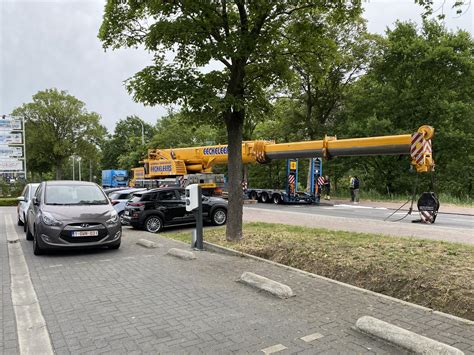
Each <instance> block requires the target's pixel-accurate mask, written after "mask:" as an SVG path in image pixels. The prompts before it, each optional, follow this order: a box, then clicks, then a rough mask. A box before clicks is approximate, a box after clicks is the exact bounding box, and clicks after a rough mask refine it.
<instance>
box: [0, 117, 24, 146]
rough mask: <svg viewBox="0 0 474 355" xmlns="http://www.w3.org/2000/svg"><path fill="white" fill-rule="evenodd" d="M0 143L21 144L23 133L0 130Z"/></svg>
mask: <svg viewBox="0 0 474 355" xmlns="http://www.w3.org/2000/svg"><path fill="white" fill-rule="evenodd" d="M0 122H1V121H0ZM0 144H23V134H22V133H18V132H17V133H13V132H2V131H0Z"/></svg>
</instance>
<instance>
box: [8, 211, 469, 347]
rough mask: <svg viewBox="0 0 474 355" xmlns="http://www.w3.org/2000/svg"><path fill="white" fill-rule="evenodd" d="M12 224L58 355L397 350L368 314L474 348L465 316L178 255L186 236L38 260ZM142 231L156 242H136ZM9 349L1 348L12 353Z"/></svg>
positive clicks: (238, 262) (228, 259)
mask: <svg viewBox="0 0 474 355" xmlns="http://www.w3.org/2000/svg"><path fill="white" fill-rule="evenodd" d="M2 213H3V214H5V213H14V209H7V208H1V209H0V219H2V218H3V216H2ZM15 218H16V217H13V220H16V219H15ZM17 231H18V233H19V235H20V236H21V237H22V240H21V245H22V248H23V251H24V254H25V258H26V261H27V263H28V266H29V269H30V273H31V279H32V281H33V285H34V287H35V291H36V293H37V297H38V300H39V302H40V305H41V309H42V312H43V316H44V318H45V320H46V323H47V326H48V330H49V332H50V336H51V340H52V344H53V347H54V350H55V352H56V353H57V354H85V353H91V354H92V353H93V354H103V353H107V354H140V353H155V354H156V353H164V354H170V353H171V354H177V353H179V354H182V353H190V354H227V353H238V354H240V353H262V351H261V350H262V349H266V348H270V347H273V346H276V345H278V344H281V345H283V347H286V349H284V350H282V351H281V352H279V353H278V354H295V353H298V354H318V353H324V354H333V353H334V354H336V353H342V354H348V353H351V354H354V353H356V354H371V353H372V354H373V353H377V354H400V353H403V352H402V351H401V350H400V349H397V348H394V347H392V346H390V345H387V344H384V343H382V342H380V341H378V340H375V339H372V338H370V337H368V336H365V335H363V334H360V333H359V332H357V331H355V330H354V329H353V326H354V324H355V322H356V320H357V318H359V317H360V316H363V315H370V316H373V317H376V318H379V319H382V320H385V321H388V322H391V323H393V324H395V325H398V326H401V327H404V328H405V329H409V330H412V331H415V332H416V333H418V334H421V335H424V336H427V337H430V338H433V339H435V340H438V341H441V342H445V343H447V344H449V345H452V346H455V347H457V348H459V349H461V350H463V351H464V352H465V353H466V354H470V353H473V354H474V329H473V327H472V326H470V325H467V324H464V323H462V322H459V321H457V320H454V319H449V318H446V317H443V316H441V315H438V314H433V313H430V312H426V311H424V310H422V309H419V308H416V307H412V306H408V305H403V304H400V303H397V302H393V301H390V300H388V299H385V298H382V297H378V296H374V295H367V294H364V293H362V292H360V291H357V290H354V289H350V288H346V287H344V286H341V285H337V284H334V283H331V282H328V281H325V280H322V279H318V278H312V277H309V276H306V275H302V274H300V273H297V272H294V271H290V270H286V269H283V268H280V267H277V266H274V265H270V264H268V263H264V262H259V261H255V260H251V259H248V258H241V257H235V256H228V255H223V254H215V253H210V252H196V254H197V259H196V260H188V261H186V260H181V259H177V258H174V257H172V256H168V255H166V252H167V251H168V249H170V248H172V247H177V248H187V246H186V245H184V244H182V243H179V242H176V241H173V240H169V239H166V238H164V237H162V236H160V235H154V234H150V233H146V232H143V231H136V230H133V229H131V228H128V227H125V228H124V238H123V245H122V247H121V248H120V249H119V250H117V251H112V250H95V251H77V252H58V253H54V254H50V255H45V256H40V257H38V256H34V255H33V252H32V245H31V242H28V241H26V240H25V239H24V238H23V237H24V234H23V232H22V229H21V228H20V227H17ZM5 233H6V232H5V227H4V226H2V227H0V251H1V253H2V254H1V255H2V266H3V267H2V297H3V298H2V301H3V303H2V304H3V305H4V308H3V311H2V312H3V313H2V319H1V320H2V322H3V335H2V336H4V337H5V334H12V333H14V330H15V328H14V326H15V325H14V319H12V318H11V312H12V310H11V305H10V308H8V306H7V307H6V309H7V311H5V304H7V305H8V299H9V288H8V287H9V275H8V271H5V270H6V269H5V266H8V262H7V263H6V264H5V262H4V259H5V256H6V252H5V250H4V249H5V248H6V246H5V239H6V238H5ZM141 238H145V239H149V240H152V241H155V242H158V244H159V245H160V247H159V248H156V249H147V248H144V247H142V246H139V245H136V242H137V241H138V240H139V239H141ZM244 271H251V272H254V273H257V274H260V275H263V276H266V277H269V278H272V279H274V280H276V281H279V282H282V283H285V284H287V285H289V286H290V287H292V289H293V291H294V292H295V294H296V296H295V297H292V298H290V299H286V300H282V299H278V298H275V297H273V296H270V295H268V294H266V293H264V292H259V291H257V290H255V289H252V288H249V287H247V286H245V285H243V284H240V283H238V282H236V280H237V279H238V278H239V276H240V275H241V274H242V273H243V272H244ZM5 302H6V303H5ZM10 302H11V301H10ZM8 312H10V313H8ZM6 314H10V316H9V317H10V318H8V317H7V316H5V315H6ZM315 333H318V334H320V335H321V336H320V335H314V334H315ZM311 335H312V336H311ZM303 337H306V338H305V339H306V340H308V339H314V340H312V341H309V342H306V341H304V340H302V339H301V338H303ZM15 341H16V340H15V339H13V340H11V341H10V343H9V345H12V343H13V342H15ZM4 344H7V343H6V342H4ZM4 347H5V349H3V348H0V349H2V350H3V351H4V352H5V353H8V354H9V353H16V352H17V351H18V350H17V347H16V348H15V347H9V348H7V347H6V345H4ZM275 348H278V347H275ZM280 348H282V347H280Z"/></svg>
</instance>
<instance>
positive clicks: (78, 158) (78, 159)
mask: <svg viewBox="0 0 474 355" xmlns="http://www.w3.org/2000/svg"><path fill="white" fill-rule="evenodd" d="M77 161H78V162H79V181H82V179H81V157H77Z"/></svg>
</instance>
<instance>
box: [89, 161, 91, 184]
mask: <svg viewBox="0 0 474 355" xmlns="http://www.w3.org/2000/svg"><path fill="white" fill-rule="evenodd" d="M89 181H92V160H90V159H89Z"/></svg>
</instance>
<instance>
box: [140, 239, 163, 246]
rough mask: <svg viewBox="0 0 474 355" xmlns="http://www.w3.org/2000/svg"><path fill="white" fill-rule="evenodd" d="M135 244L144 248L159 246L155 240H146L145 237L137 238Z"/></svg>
mask: <svg viewBox="0 0 474 355" xmlns="http://www.w3.org/2000/svg"><path fill="white" fill-rule="evenodd" d="M137 244H138V245H141V246H142V247H145V248H158V246H159V245H158V244H156V243H155V242H152V241H151V240H147V239H139V240H138V242H137Z"/></svg>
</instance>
